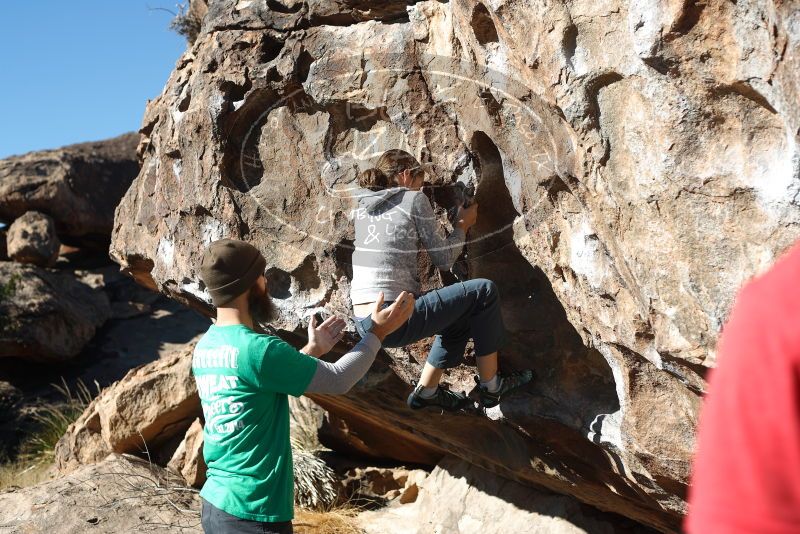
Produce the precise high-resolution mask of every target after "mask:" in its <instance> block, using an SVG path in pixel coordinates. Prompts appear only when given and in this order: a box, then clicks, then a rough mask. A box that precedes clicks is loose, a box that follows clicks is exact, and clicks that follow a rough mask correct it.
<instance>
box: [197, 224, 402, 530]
mask: <svg viewBox="0 0 800 534" xmlns="http://www.w3.org/2000/svg"><path fill="white" fill-rule="evenodd" d="M265 267H266V260H265V259H264V257H263V256H262V255H261V253H260V252H259V251H258V249H256V248H255V247H254V246H252V245H250V244H248V243H245V242H243V241H238V240H234V239H223V240H220V241H215V242H213V243H211V245H210V246H209V248H208V250H206V251H205V253H204V255H203V259H202V264H201V267H200V276H201V278H202V280H203V283H204V284H205V286H206V288H207V290H208V292H209V294H210V295H211V300H212V303H213V304H214V306H215V307H216V311H217V314H216V315H217V318H216V322H215V323H214V324H213V325H211V326H210V327H209V329H208V331H207V332H206V333H205V334H204V335H203V337H202V338H201V339H200V341H199V342H198V343H197V346H196V347H195V350H194V354H193V357H192V374H193V375H194V377H195V381H196V382H197V390H198V393H199V396H200V404H201V407H202V409H203V416H204V419H205V424H204V426H203V458H204V459H205V463H206V465H207V467H208V470H207V474H206V482H205V484H204V485H203V489H202V491H201V492H200V497H201V498H202V508H201V523H202V525H203V530H204V531H205V532H207V533H209V532H213V533H214V534H224V533H229V532H259V533H280V534H283V533H291V532H292V523H291V520H292V518H293V516H294V481H293V472H292V450H291V447H290V445H289V403H288V397H287V395H294V396H296V397H297V396H300V395H302V394H303V393H327V394H343V393H346V392H347V391H348V390H349V389H350V388H351V387H352V386H353V384H355V383H356V382H357V381H358V380H359V379H360V378H361V377H362V376H364V374H365V373H366V372H367V370H368V369H369V367H370V366H371V365H372V362H373V361H374V359H375V354H376V353H377V351H378V349H379V348H380V346H381V341H382V340H383V339H384V338H385V337H386V336H387V335H389V334H391V333H392V332H393V331H394V330H395V329H396V328H398V327H400V326H401V325H403V324H405V323H406V322H407V321H408V318H409V317H410V316H411V312H412V310H413V308H414V297H413V295H411V294H410V293H407V292H405V291H404V292H401V293H400V294H399V295H398V296H397V297H396V298H395V299H394V302H393V303H392V305H390V306H388V307H387V306H383V298H382V295H379V296H378V299H377V302H376V304H375V306H373V309H372V311H371V312H369V313H370V317H371V320H372V322H373V326H372V329H371V333H370V334H367V335H365V337H364V338H363V339H362V340H361V341H360V342H359V343H358V344H356V346H355V347H354V348H353V350H352V351H350V352H348V353H347V354H345V355H344V356H342V357H341V358H339V359H338V360H337V361H336V362H335V363H328V362H325V361H322V360H319V359H317V357H319V356H322V355H323V354H325V353H327V352H328V351H329V350H330V349H331V348H333V346H334V345H335V344H336V343H337V342H338V341H339V339H341V337H342V332H343V329H344V327H345V325H346V323H345V321H344V320H342V319H340V318H336V317H330V318H328V319H326V320H325V321H323V322H322V323H321V324H319V325H317V324H316V320H315V319H314V317H313V316H312V318H311V319H310V322H309V326H308V344H306V345H305V346H304V347H303V348H302V349H300V350H299V351H298V350H297V349H295V348H294V347H292V346H291V345H289V344H288V343H286V342H285V341H283V340H281V339H280V338H278V337H275V336H270V335H265V334H263V333H262V332H261V331H260V327H259V323H265V322H268V321H269V320H270V319H271V318H272V316H273V310H274V309H273V307H272V303H271V301H270V297H269V294H268V292H267V279H266V277H265V275H264V269H265Z"/></svg>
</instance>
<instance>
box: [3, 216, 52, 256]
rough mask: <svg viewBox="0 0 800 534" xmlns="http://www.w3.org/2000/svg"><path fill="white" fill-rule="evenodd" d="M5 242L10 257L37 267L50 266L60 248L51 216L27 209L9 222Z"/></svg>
mask: <svg viewBox="0 0 800 534" xmlns="http://www.w3.org/2000/svg"><path fill="white" fill-rule="evenodd" d="M6 244H7V248H8V255H9V256H10V257H11V259H13V260H14V261H16V262H17V263H32V264H34V265H38V266H39V267H52V266H53V265H54V264H55V263H56V259H58V250H59V249H60V248H61V241H59V240H58V236H57V235H56V225H55V223H54V222H53V218H52V217H50V216H49V215H45V214H43V213H39V212H38V211H28V212H26V213H25V214H24V215H23V216H22V217H19V218H18V219H17V220H15V221H14V222H13V223H12V224H11V226H10V227H9V229H8V235H7V236H6Z"/></svg>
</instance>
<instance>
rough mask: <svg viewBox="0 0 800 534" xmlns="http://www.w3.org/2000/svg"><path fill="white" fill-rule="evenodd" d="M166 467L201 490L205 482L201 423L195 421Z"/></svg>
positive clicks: (197, 420) (198, 420)
mask: <svg viewBox="0 0 800 534" xmlns="http://www.w3.org/2000/svg"><path fill="white" fill-rule="evenodd" d="M167 467H168V468H169V469H171V470H172V471H173V472H175V473H178V474H180V475H181V476H183V479H184V480H185V481H186V483H187V484H188V485H190V486H192V487H194V488H202V487H203V483H204V482H205V481H206V462H205V460H204V459H203V423H202V422H201V421H200V419H199V418H198V419H195V420H194V422H193V423H192V426H190V427H189V430H187V431H186V436H185V437H184V438H183V441H181V444H180V445H178V448H177V449H175V453H174V454H173V455H172V458H170V460H169V463H168V464H167Z"/></svg>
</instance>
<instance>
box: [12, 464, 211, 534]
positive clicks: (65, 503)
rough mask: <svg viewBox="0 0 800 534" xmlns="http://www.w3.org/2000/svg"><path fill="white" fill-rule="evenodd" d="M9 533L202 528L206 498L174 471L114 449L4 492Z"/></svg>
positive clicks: (70, 533)
mask: <svg viewBox="0 0 800 534" xmlns="http://www.w3.org/2000/svg"><path fill="white" fill-rule="evenodd" d="M0 525H2V527H4V530H6V529H8V532H26V533H31V534H38V533H41V534H72V533H74V532H98V533H104V534H105V533H109V534H110V533H113V532H147V531H155V532H164V533H171V532H175V533H178V532H180V533H186V532H198V533H202V532H203V529H202V528H201V527H200V497H199V496H198V495H197V493H193V492H189V491H186V488H185V486H184V485H183V481H182V480H181V479H180V478H179V477H177V476H176V475H174V474H173V473H170V472H169V471H167V470H165V469H163V468H161V467H158V466H157V465H151V464H148V463H147V462H146V461H144V460H141V459H139V458H136V457H131V456H128V455H118V454H112V455H110V456H109V457H108V458H106V459H105V460H103V461H102V462H100V463H97V464H93V465H88V466H84V467H82V468H81V469H79V470H77V471H75V472H73V473H70V474H69V475H67V476H64V477H60V478H57V479H55V480H51V481H48V482H44V483H41V484H37V485H36V486H31V487H28V488H22V489H20V488H11V489H9V490H6V491H2V492H0Z"/></svg>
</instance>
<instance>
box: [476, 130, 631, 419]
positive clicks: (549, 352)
mask: <svg viewBox="0 0 800 534" xmlns="http://www.w3.org/2000/svg"><path fill="white" fill-rule="evenodd" d="M470 149H471V151H472V152H473V155H474V156H475V160H476V173H477V176H478V186H477V189H476V200H477V202H478V204H479V208H478V220H477V223H476V224H475V226H473V227H472V229H471V230H470V234H469V237H468V244H467V255H468V256H467V259H468V263H469V274H470V278H488V279H490V280H492V281H494V282H495V284H497V286H498V289H499V291H500V296H501V302H502V313H503V320H504V322H505V326H506V330H507V332H508V336H509V344H508V345H507V347H506V348H505V349H504V350H503V351H501V358H500V365H501V368H503V366H504V365H506V366H508V367H511V368H523V367H529V368H532V369H534V370H535V372H536V374H537V376H538V377H539V378H538V381H537V384H536V385H535V386H534V387H533V388H532V391H533V392H534V394H535V396H541V398H543V399H547V400H546V401H545V402H541V403H537V404H536V406H537V408H536V415H539V416H543V417H548V418H552V419H555V420H557V421H559V422H561V423H562V424H564V425H566V426H569V427H571V428H573V429H576V430H579V431H581V432H583V433H584V434H586V433H587V432H588V431H589V430H590V426H591V425H592V424H593V422H594V430H595V431H596V432H602V428H601V427H602V420H603V418H602V417H601V418H600V424H598V423H597V422H596V419H597V418H598V416H601V415H603V414H611V413H613V412H615V411H617V410H618V409H619V401H618V399H617V395H616V389H615V384H614V378H613V374H612V372H611V368H610V367H609V365H608V364H607V363H606V361H605V359H604V358H603V356H602V355H601V354H600V353H599V352H598V351H597V350H595V349H590V348H588V347H586V346H585V345H584V344H583V342H582V340H581V337H580V335H579V334H578V332H577V331H576V330H575V328H574V327H573V326H572V324H571V323H570V322H569V320H568V319H567V313H566V311H565V310H564V307H563V306H562V304H561V302H560V301H559V300H558V298H557V297H556V294H555V292H554V291H553V287H552V285H551V283H550V281H549V280H548V278H547V276H546V275H545V274H544V272H543V271H542V270H541V269H540V268H539V267H538V266H536V265H532V264H531V263H530V262H529V261H528V260H527V259H526V258H525V256H523V254H522V252H521V251H520V249H519V248H518V247H517V244H516V242H515V241H514V230H513V226H512V225H513V223H514V220H515V218H516V217H517V216H518V215H520V214H519V213H518V212H517V211H516V209H515V207H514V203H513V202H512V199H511V194H510V192H509V190H508V187H507V186H506V182H505V177H504V170H503V163H502V159H501V156H500V151H499V150H498V148H497V147H496V146H495V144H494V142H492V140H491V139H490V138H489V137H488V136H487V135H486V134H485V133H483V132H476V133H475V134H474V135H473V137H472V139H471V142H470Z"/></svg>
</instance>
